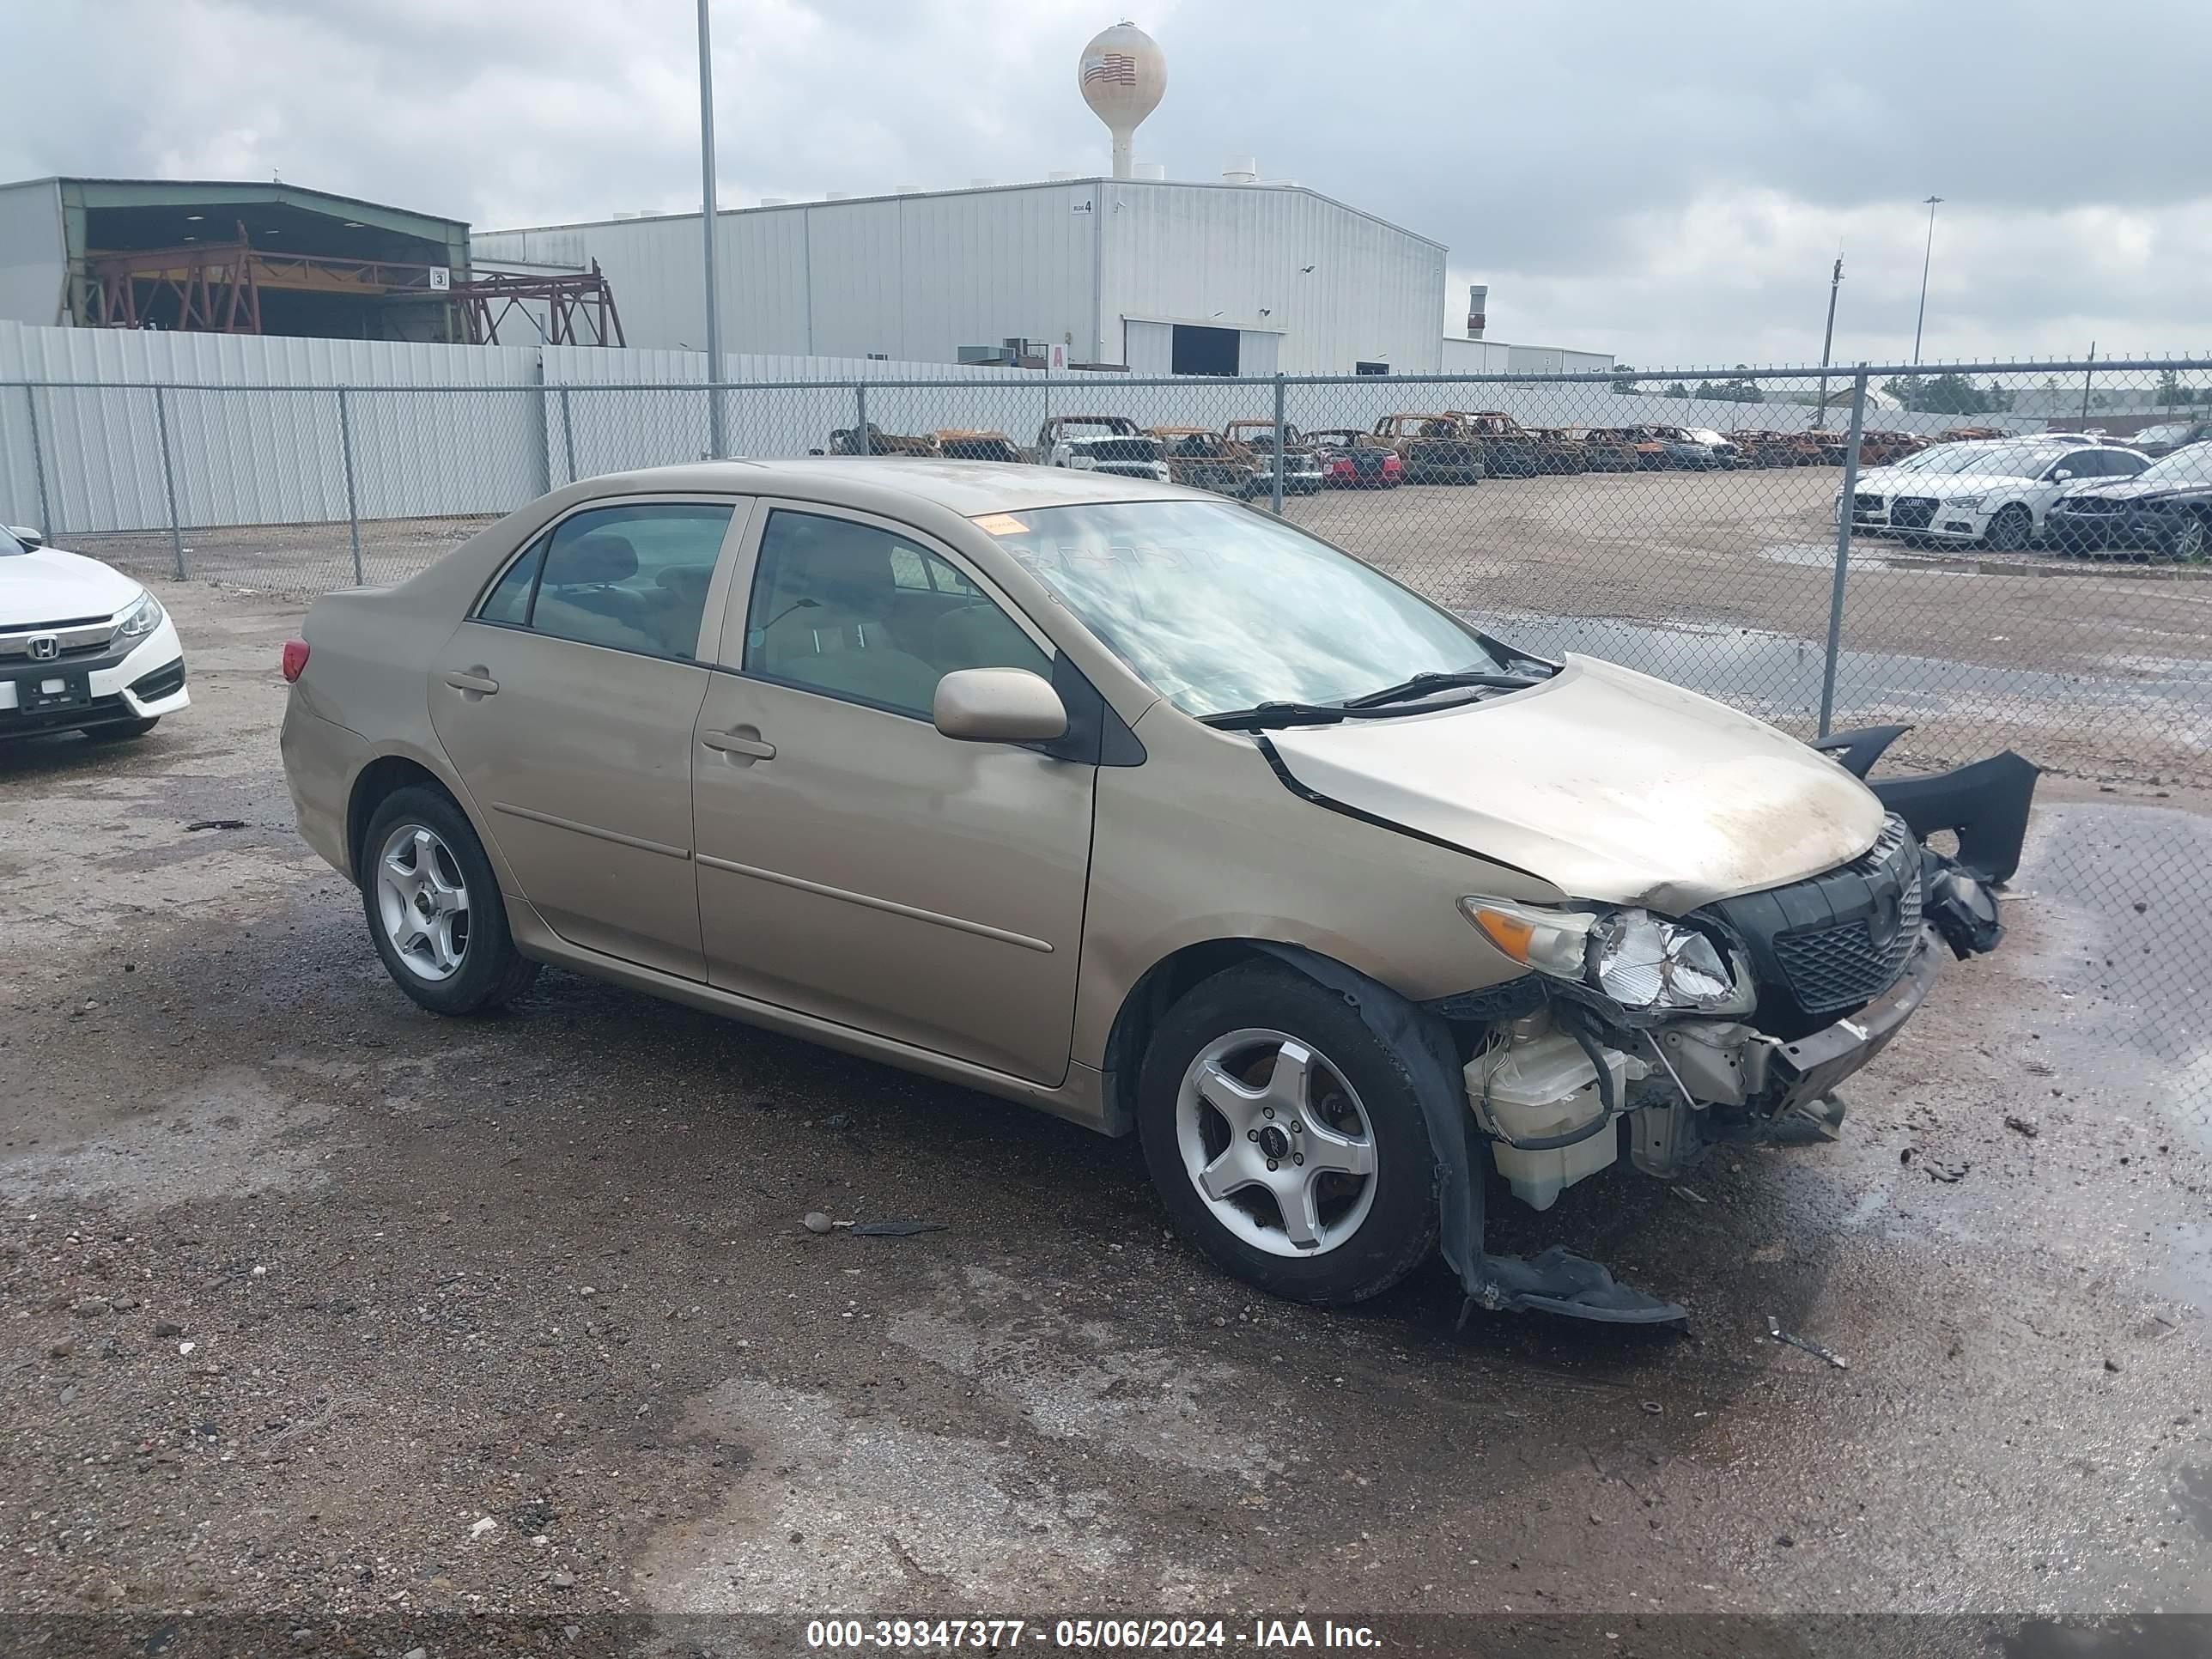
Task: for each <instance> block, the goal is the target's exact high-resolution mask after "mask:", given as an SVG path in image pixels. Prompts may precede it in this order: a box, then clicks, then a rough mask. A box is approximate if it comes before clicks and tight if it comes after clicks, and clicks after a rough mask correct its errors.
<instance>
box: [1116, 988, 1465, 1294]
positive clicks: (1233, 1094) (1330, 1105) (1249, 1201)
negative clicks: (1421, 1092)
mask: <svg viewBox="0 0 2212 1659" xmlns="http://www.w3.org/2000/svg"><path fill="white" fill-rule="evenodd" d="M1137 1119H1138V1130H1139V1135H1140V1137H1141V1139H1142V1140H1143V1143H1144V1149H1145V1161H1146V1164H1147V1165H1148V1166H1149V1168H1150V1169H1151V1171H1152V1181H1153V1184H1154V1185H1155V1186H1156V1187H1157V1188H1158V1190H1159V1194H1160V1198H1161V1201H1162V1202H1163V1203H1164V1205H1165V1206H1166V1207H1167V1211H1168V1213H1169V1215H1170V1218H1172V1219H1173V1220H1174V1222H1175V1224H1176V1228H1177V1229H1178V1230H1179V1231H1181V1232H1182V1234H1183V1236H1184V1237H1187V1238H1188V1239H1189V1240H1190V1241H1191V1242H1192V1243H1194V1244H1196V1245H1197V1246H1198V1247H1199V1249H1201V1250H1203V1251H1205V1252H1206V1255H1209V1256H1211V1257H1212V1259H1213V1260H1214V1261H1216V1262H1217V1263H1218V1264H1219V1265H1220V1266H1221V1267H1224V1268H1225V1269H1226V1270H1227V1271H1228V1272H1229V1273H1232V1274H1234V1275H1235V1276H1236V1277H1237V1278H1238V1279H1243V1280H1244V1281H1245V1283H1247V1284H1249V1285H1254V1286H1255V1287H1257V1288H1258V1289H1260V1290H1263V1291H1267V1292H1269V1293H1270V1294H1271V1295H1274V1296H1281V1297H1289V1298H1290V1299H1291V1300H1293V1301H1297V1302H1311V1303H1318V1304H1323V1305H1338V1304H1346V1303H1352V1302H1358V1301H1360V1300H1362V1299H1364V1298H1365V1297H1370V1296H1373V1295H1376V1293H1377V1292H1379V1291H1384V1290H1387V1289H1389V1287H1390V1286H1391V1285H1395V1284H1396V1283H1397V1282H1398V1281H1399V1280H1400V1279H1402V1278H1404V1277H1405V1276H1406V1274H1407V1273H1409V1272H1411V1271H1412V1270H1413V1267H1415V1266H1416V1265H1418V1264H1419V1262H1420V1261H1421V1260H1422V1259H1423V1257H1425V1255H1427V1254H1428V1253H1429V1251H1430V1249H1431V1248H1433V1246H1434V1244H1435V1242H1436V1232H1437V1166H1436V1159H1435V1157H1434V1154H1433V1153H1432V1152H1431V1149H1430V1146H1429V1139H1428V1127H1427V1125H1426V1124H1425V1122H1424V1121H1423V1120H1422V1116H1421V1109H1420V1103H1419V1099H1418V1098H1417V1097H1416V1095H1415V1092H1414V1089H1413V1079H1412V1076H1411V1074H1410V1073H1408V1071H1407V1067H1406V1066H1405V1064H1404V1062H1403V1061H1402V1060H1401V1059H1400V1058H1399V1057H1398V1055H1397V1054H1396V1052H1395V1050H1394V1049H1392V1048H1390V1047H1389V1045H1388V1044H1387V1043H1385V1042H1383V1040H1382V1039H1381V1038H1379V1037H1378V1036H1376V1035H1375V1033H1374V1032H1372V1031H1370V1030H1368V1028H1367V1026H1366V1024H1365V1023H1364V1021H1363V1020H1362V1019H1361V1018H1360V1017H1359V1014H1358V1011H1357V1010H1356V1009H1354V1008H1353V1007H1352V1006H1351V1005H1350V1004H1349V1003H1347V1002H1346V1000H1344V999H1343V998H1342V997H1341V996H1340V995H1337V994H1334V993H1332V992H1329V991H1327V990H1325V989H1323V988H1322V987H1321V986H1319V985H1317V984H1316V983H1315V982H1314V981H1312V980H1310V979H1308V978H1307V977H1306V976H1305V975H1303V974H1301V973H1298V972H1297V971H1296V970H1295V969H1291V968H1290V967H1288V966H1285V965H1284V964H1282V963H1274V962H1267V963H1247V964H1245V965H1243V966H1242V967H1237V968H1232V969H1228V970H1227V971H1226V972H1224V973H1221V974H1218V975H1215V976H1214V977H1213V978H1212V979H1209V980H1207V981H1205V982H1204V983H1203V984H1200V985H1199V986H1197V987H1194V989H1193V990H1191V991H1190V992H1189V993H1188V994H1187V995H1185V996H1184V998H1183V999H1182V1001H1180V1002H1178V1003H1176V1006H1174V1007H1173V1008H1171V1009H1170V1010H1169V1012H1168V1014H1167V1017H1166V1018H1164V1020H1163V1021H1162V1022H1161V1024H1160V1028H1159V1030H1158V1032H1157V1033H1155V1034H1154V1036H1153V1038H1152V1045H1151V1047H1150V1048H1149V1049H1148V1050H1147V1051H1146V1056H1145V1063H1144V1068H1143V1072H1142V1074H1141V1076H1140V1079H1139V1101H1138V1110H1137Z"/></svg>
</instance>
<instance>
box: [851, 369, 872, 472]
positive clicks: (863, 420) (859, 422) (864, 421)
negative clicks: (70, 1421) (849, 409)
mask: <svg viewBox="0 0 2212 1659" xmlns="http://www.w3.org/2000/svg"><path fill="white" fill-rule="evenodd" d="M853 402H854V406H855V407H856V408H857V409H858V410H859V418H858V419H856V420H855V421H854V422H853V453H854V454H855V455H869V454H872V453H875V447H874V446H873V445H872V444H871V443H869V441H868V383H867V382H866V380H862V381H860V382H859V383H858V384H857V385H855V386H854V387H853Z"/></svg>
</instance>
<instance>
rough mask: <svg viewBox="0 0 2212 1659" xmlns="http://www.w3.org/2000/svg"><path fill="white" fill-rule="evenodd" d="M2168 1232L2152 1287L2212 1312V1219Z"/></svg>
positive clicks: (2209, 1504)
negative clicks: (2163, 1257) (2163, 1253)
mask: <svg viewBox="0 0 2212 1659" xmlns="http://www.w3.org/2000/svg"><path fill="white" fill-rule="evenodd" d="M2150 1282H2151V1288H2152V1289H2153V1290H2154V1291H2156V1292H2157V1293H2158V1294H2159V1295H2160V1296H2166V1297H2172V1298H2173V1300H2175V1301H2176V1302H2180V1303H2184V1304H2187V1305H2188V1306H2190V1307H2192V1308H2194V1309H2196V1310H2197V1311H2198V1312H2200V1313H2208V1314H2212V1222H2207V1221H2177V1222H2174V1223H2172V1225H2169V1226H2168V1227H2167V1228H2166V1265H2165V1267H2162V1268H2160V1270H2159V1271H2158V1272H2157V1273H2154V1274H2152V1275H2151V1281H2150ZM2202 1473H2203V1477H2204V1502H2205V1504H2206V1513H2207V1514H2208V1515H2212V1469H2206V1470H2204V1471H2203V1472H2202ZM2208 1535H2212V1534H2208Z"/></svg>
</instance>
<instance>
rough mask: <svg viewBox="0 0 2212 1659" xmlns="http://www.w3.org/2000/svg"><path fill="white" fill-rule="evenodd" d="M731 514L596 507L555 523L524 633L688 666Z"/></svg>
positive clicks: (705, 509) (651, 505) (690, 506)
mask: <svg viewBox="0 0 2212 1659" xmlns="http://www.w3.org/2000/svg"><path fill="white" fill-rule="evenodd" d="M731 512H732V508H731V507H727V506H712V505H709V504H708V503H706V502H703V501H702V502H691V501H685V502H659V501H655V502H641V503H640V504H639V505H637V506H635V507H594V508H592V509H591V510H590V511H588V512H584V513H577V514H575V515H574V517H573V518H569V519H564V520H562V522H561V523H560V524H559V525H558V526H556V527H555V529H554V532H553V534H552V536H551V538H550V539H549V540H548V541H547V543H546V544H545V550H544V556H543V557H544V569H543V571H541V572H540V573H539V575H538V596H537V599H536V601H535V603H534V604H533V605H532V607H531V610H530V612H529V624H530V627H531V628H532V630H533V631H535V632H537V633H540V634H550V635H554V636H555V637H556V638H559V639H564V640H577V641H581V642H582V643H584V644H586V645H604V646H607V647H611V648H612V649H615V650H617V651H635V652H641V653H645V654H647V655H649V656H655V657H673V658H676V659H678V660H680V661H686V662H688V661H690V659H691V658H692V656H693V655H694V654H695V653H696V650H697V648H698V644H699V622H700V617H701V616H702V613H703V612H704V611H705V610H706V608H707V588H708V584H709V583H711V582H712V581H713V580H714V562H715V561H716V560H717V559H718V558H719V557H720V556H721V550H722V537H723V534H724V532H726V531H727V530H728V528H729V525H730V513H731ZM510 574H513V573H510ZM501 586H505V584H504V583H502V584H501ZM498 597H499V592H498V590H496V589H495V590H494V592H493V598H494V599H497V598H498ZM487 603H488V604H489V601H488V602H487Z"/></svg>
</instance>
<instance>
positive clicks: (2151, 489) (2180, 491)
mask: <svg viewBox="0 0 2212 1659" xmlns="http://www.w3.org/2000/svg"><path fill="white" fill-rule="evenodd" d="M2084 495H2094V496H2096V497H2097V498H2098V499H2099V500H2100V501H2164V500H2166V499H2167V498H2168V497H2169V496H2175V495H2212V483H2190V484H2177V483H2143V482H2142V481H2141V480H2140V479H2136V478H2121V479H2115V480H2114V481H2113V482H2112V483H2108V484H2098V485H2095V486H2093V487H2092V488H2090V489H2069V490H2068V491H2067V492H2066V495H2065V497H2064V499H2063V501H2061V502H2060V505H2061V506H2063V505H2064V504H2065V502H2066V501H2077V500H2079V499H2080V498H2081V497H2082V496H2084Z"/></svg>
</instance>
